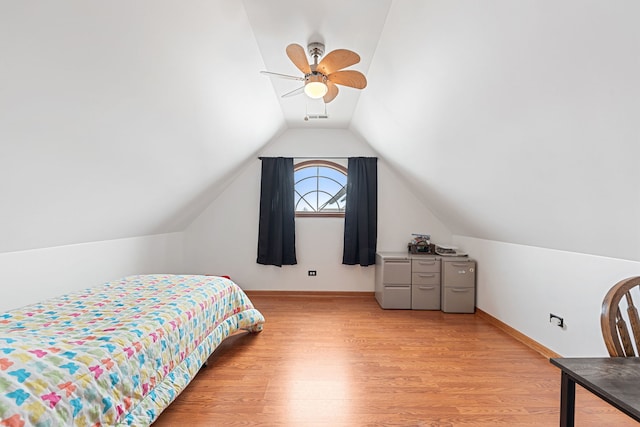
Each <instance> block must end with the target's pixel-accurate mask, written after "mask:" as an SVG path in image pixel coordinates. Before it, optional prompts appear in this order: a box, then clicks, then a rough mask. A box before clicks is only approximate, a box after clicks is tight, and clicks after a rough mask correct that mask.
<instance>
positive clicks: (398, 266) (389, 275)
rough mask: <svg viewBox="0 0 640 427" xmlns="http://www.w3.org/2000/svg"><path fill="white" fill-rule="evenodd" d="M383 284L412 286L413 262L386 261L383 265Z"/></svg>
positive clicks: (401, 260) (403, 260) (400, 260)
mask: <svg viewBox="0 0 640 427" xmlns="http://www.w3.org/2000/svg"><path fill="white" fill-rule="evenodd" d="M382 283H384V284H385V285H410V284H411V260H409V259H399V260H395V259H390V260H384V262H383V264H382Z"/></svg>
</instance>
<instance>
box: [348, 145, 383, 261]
mask: <svg viewBox="0 0 640 427" xmlns="http://www.w3.org/2000/svg"><path fill="white" fill-rule="evenodd" d="M348 171H349V172H348V175H347V202H346V207H345V214H344V252H343V256H342V263H343V264H347V265H356V264H360V265H362V266H368V265H373V264H375V263H376V243H377V238H378V159H377V158H375V157H350V158H349V163H348Z"/></svg>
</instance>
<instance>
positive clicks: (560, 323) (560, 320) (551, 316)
mask: <svg viewBox="0 0 640 427" xmlns="http://www.w3.org/2000/svg"><path fill="white" fill-rule="evenodd" d="M554 321H555V323H556V326H558V327H560V328H564V319H563V318H562V317H560V316H558V315H556V314H553V313H549V322H554Z"/></svg>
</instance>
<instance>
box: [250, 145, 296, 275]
mask: <svg viewBox="0 0 640 427" xmlns="http://www.w3.org/2000/svg"><path fill="white" fill-rule="evenodd" d="M294 216H295V207H294V203H293V159H292V158H288V157H287V158H285V157H263V158H262V180H261V183H260V224H259V226H258V261H257V262H258V264H265V265H277V266H278V267H282V266H283V265H293V264H297V263H298V261H297V260H296V230H295V223H294V221H295V218H294Z"/></svg>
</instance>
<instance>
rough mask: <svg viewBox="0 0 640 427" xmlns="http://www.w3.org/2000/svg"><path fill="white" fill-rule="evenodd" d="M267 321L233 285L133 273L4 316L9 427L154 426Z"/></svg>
mask: <svg viewBox="0 0 640 427" xmlns="http://www.w3.org/2000/svg"><path fill="white" fill-rule="evenodd" d="M263 323H264V317H263V316H262V314H261V313H260V312H259V311H258V310H256V309H255V308H254V307H253V305H252V303H251V301H250V300H249V299H248V298H247V296H246V294H245V293H244V292H243V291H242V290H241V289H240V287H238V286H237V285H236V284H235V283H234V282H233V281H231V280H229V279H227V278H224V277H216V276H191V275H143V276H130V277H126V278H123V279H121V280H117V281H113V282H109V283H106V284H104V285H103V286H98V287H94V288H90V289H87V290H84V291H81V292H77V293H73V294H69V295H65V296H62V297H59V298H55V299H51V300H47V301H45V302H42V303H39V304H33V305H30V306H26V307H23V308H20V309H17V310H12V311H9V312H7V313H3V314H0V426H9V427H22V426H29V425H33V426H39V427H40V426H42V427H44V426H51V427H54V426H67V425H68V426H113V425H115V426H124V425H134V426H145V425H150V424H151V423H153V421H154V420H155V419H156V418H157V417H158V415H160V413H161V412H162V410H163V409H165V408H166V407H167V406H168V405H169V404H170V403H171V402H172V401H173V400H174V399H175V398H176V397H177V395H178V394H179V393H180V392H181V391H182V390H184V388H185V387H186V386H187V385H188V384H189V382H190V381H191V380H192V379H193V377H194V376H195V375H196V374H197V373H198V371H199V370H200V368H201V367H202V365H203V364H204V363H205V362H206V360H207V358H208V357H209V355H210V354H211V353H212V352H213V350H215V349H216V347H217V346H218V345H219V344H220V343H221V342H222V340H224V339H225V338H226V337H228V336H229V335H230V334H232V333H234V332H236V331H238V330H248V331H250V332H260V331H261V330H262V326H263Z"/></svg>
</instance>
